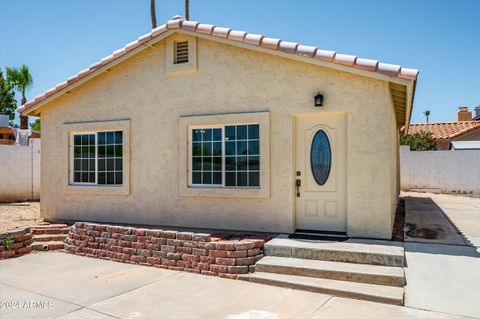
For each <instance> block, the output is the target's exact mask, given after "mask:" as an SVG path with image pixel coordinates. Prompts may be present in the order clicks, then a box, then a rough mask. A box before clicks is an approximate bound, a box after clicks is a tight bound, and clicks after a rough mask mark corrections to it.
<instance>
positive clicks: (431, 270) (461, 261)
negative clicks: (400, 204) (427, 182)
mask: <svg viewBox="0 0 480 319" xmlns="http://www.w3.org/2000/svg"><path fill="white" fill-rule="evenodd" d="M403 195H404V196H405V197H406V200H405V201H406V203H405V209H406V212H405V215H406V217H405V218H406V220H405V223H406V224H407V223H412V224H416V228H417V229H429V230H434V231H435V233H436V234H437V235H438V236H433V237H434V238H414V237H408V236H405V256H406V261H407V267H406V268H405V276H406V279H407V286H406V287H405V304H406V305H407V306H410V307H414V308H420V309H429V310H434V311H439V312H445V313H450V314H458V315H464V316H470V317H474V318H480V303H479V301H480V290H479V287H480V248H479V246H480V198H471V197H465V196H458V195H445V194H426V193H424V194H421V193H405V194H403Z"/></svg>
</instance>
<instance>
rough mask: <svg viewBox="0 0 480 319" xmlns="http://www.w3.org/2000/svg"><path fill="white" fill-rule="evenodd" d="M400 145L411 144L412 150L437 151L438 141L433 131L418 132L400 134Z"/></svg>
mask: <svg viewBox="0 0 480 319" xmlns="http://www.w3.org/2000/svg"><path fill="white" fill-rule="evenodd" d="M400 145H409V146H410V149H411V150H412V151H436V150H437V142H435V139H433V137H432V133H431V132H424V131H421V132H418V133H415V134H409V135H402V136H400Z"/></svg>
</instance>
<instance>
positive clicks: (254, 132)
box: [248, 124, 259, 140]
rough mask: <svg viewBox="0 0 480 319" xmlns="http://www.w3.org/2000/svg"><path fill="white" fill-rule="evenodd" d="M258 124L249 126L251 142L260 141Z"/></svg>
mask: <svg viewBox="0 0 480 319" xmlns="http://www.w3.org/2000/svg"><path fill="white" fill-rule="evenodd" d="M258 129H259V127H258V124H251V125H249V126H248V139H249V140H258V138H259V132H258Z"/></svg>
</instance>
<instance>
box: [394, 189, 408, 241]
mask: <svg viewBox="0 0 480 319" xmlns="http://www.w3.org/2000/svg"><path fill="white" fill-rule="evenodd" d="M404 227H405V198H403V197H400V200H399V201H398V205H397V211H396V213H395V221H394V223H393V232H392V240H395V241H403V240H404V235H405V234H404Z"/></svg>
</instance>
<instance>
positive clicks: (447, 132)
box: [408, 106, 480, 150]
mask: <svg viewBox="0 0 480 319" xmlns="http://www.w3.org/2000/svg"><path fill="white" fill-rule="evenodd" d="M475 111H476V117H475V118H479V116H480V107H477V108H476V109H475ZM422 131H423V132H430V133H432V137H433V138H434V139H435V141H436V142H437V149H438V150H449V149H452V141H480V121H478V120H472V113H471V112H469V111H468V108H467V107H464V106H462V107H459V110H458V113H457V121H456V122H443V123H422V124H411V125H410V127H409V130H408V134H415V133H419V132H422Z"/></svg>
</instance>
